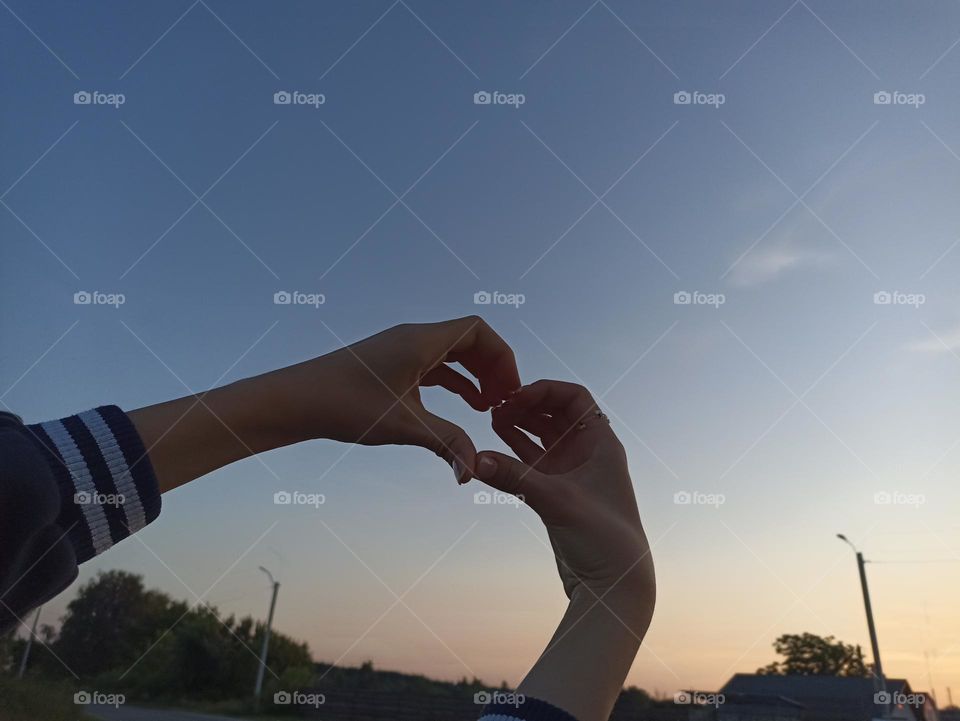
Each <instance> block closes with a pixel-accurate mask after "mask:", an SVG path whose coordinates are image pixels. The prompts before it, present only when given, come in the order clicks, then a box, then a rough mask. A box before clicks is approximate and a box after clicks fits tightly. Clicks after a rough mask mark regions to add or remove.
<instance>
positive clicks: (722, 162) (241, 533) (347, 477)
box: [0, 0, 960, 705]
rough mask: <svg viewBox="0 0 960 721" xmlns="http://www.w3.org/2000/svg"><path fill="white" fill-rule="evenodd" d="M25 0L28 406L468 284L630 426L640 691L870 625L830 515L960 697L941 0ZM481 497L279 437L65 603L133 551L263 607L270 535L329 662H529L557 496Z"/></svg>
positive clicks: (129, 402)
mask: <svg viewBox="0 0 960 721" xmlns="http://www.w3.org/2000/svg"><path fill="white" fill-rule="evenodd" d="M0 5H2V8H0V57H2V63H0V67H2V68H3V69H2V70H0V95H2V96H3V97H4V98H5V99H6V101H5V103H4V105H3V107H4V110H3V112H2V113H0V200H2V207H0V238H2V247H0V261H2V262H0V301H2V302H0V337H2V338H3V342H2V344H0V401H2V403H3V404H5V405H6V406H7V407H9V408H11V409H13V410H15V411H17V412H18V413H20V414H21V415H22V416H23V417H24V418H25V419H26V420H27V421H30V422H33V421H40V420H45V419H48V418H52V417H60V416H63V415H67V414H70V413H73V412H77V411H79V410H82V409H86V408H89V407H92V406H95V405H100V404H104V403H115V404H117V405H120V406H121V407H122V408H125V409H132V408H137V407H140V406H143V405H148V404H151V403H155V402H159V401H162V400H166V399H169V398H173V397H179V396H182V395H184V394H186V393H189V392H194V391H199V390H202V389H206V388H209V387H211V386H214V385H217V384H222V383H226V382H230V381H232V380H236V379H239V378H243V377H246V376H249V375H253V374H256V373H260V372H263V371H266V370H270V369H273V368H277V367H280V366H283V365H287V364H290V363H294V362H298V361H301V360H304V359H307V358H310V357H313V356H316V355H320V354H323V353H326V352H329V351H331V350H334V349H336V348H338V347H340V346H341V345H342V344H344V343H348V342H352V341H355V340H358V339H360V338H363V337H365V336H367V335H369V334H372V333H374V332H376V331H378V330H381V329H383V328H386V327H389V326H391V325H394V324H397V323H402V322H418V321H435V320H441V319H446V318H453V317H459V316H463V315H467V314H472V313H480V314H481V315H483V316H484V318H486V319H487V321H488V322H489V323H490V324H491V325H492V326H493V327H494V328H495V329H496V330H497V331H498V332H499V333H500V334H501V335H502V336H503V337H504V338H505V339H506V340H507V341H508V342H509V343H510V344H511V345H512V346H513V348H514V349H515V351H516V355H517V357H518V362H519V365H520V371H521V375H522V377H523V378H524V380H526V381H533V380H536V379H538V378H559V379H564V380H571V381H577V382H581V383H584V384H585V385H587V386H588V387H589V388H590V389H591V390H592V391H593V392H594V395H595V396H596V397H597V398H598V399H599V400H600V403H601V406H602V407H603V408H604V409H605V410H606V412H607V413H608V415H610V417H611V419H612V422H613V427H614V429H615V430H616V431H617V433H618V434H619V436H620V438H621V439H622V440H623V442H624V444H625V446H626V448H627V451H628V454H629V459H630V466H631V474H632V478H633V482H634V485H635V488H636V493H637V498H638V503H639V506H640V509H641V514H642V516H643V519H644V524H645V528H646V530H647V534H648V536H649V538H650V540H651V544H652V546H653V555H654V560H655V564H656V568H657V577H658V606H657V610H656V615H655V618H654V622H653V625H652V627H651V629H650V632H649V634H648V636H647V639H646V640H645V642H644V645H643V647H642V649H641V650H640V653H639V655H638V657H637V660H636V663H635V664H634V666H633V669H632V670H631V672H630V675H629V677H628V679H627V682H628V683H629V684H634V685H637V686H641V687H644V688H646V689H648V690H649V691H651V692H653V691H657V692H660V693H672V692H673V691H674V690H676V689H680V688H697V689H715V688H717V687H719V686H720V685H722V684H723V683H724V682H725V681H726V679H727V678H728V677H729V676H730V675H731V674H732V673H734V672H738V671H740V672H752V671H754V670H755V669H756V668H757V667H759V666H763V665H766V664H768V663H770V662H771V661H773V660H774V654H773V649H772V645H771V644H772V642H773V640H774V639H775V638H776V637H777V636H778V635H780V634H782V633H800V632H805V631H809V632H812V633H817V634H821V635H828V634H830V635H834V636H835V637H837V638H839V639H841V640H843V641H846V642H848V643H858V644H861V645H862V646H863V647H864V650H865V652H867V653H869V651H868V649H869V639H868V636H867V628H866V622H865V618H864V612H863V603H862V599H861V596H860V586H859V582H858V577H857V571H856V563H855V559H854V554H853V551H852V550H851V549H850V548H849V547H848V546H846V545H845V544H843V543H842V542H841V541H839V540H838V539H837V538H836V537H835V534H836V533H841V532H842V533H845V534H846V535H847V536H848V537H849V538H850V539H851V540H852V541H853V542H854V543H855V544H856V545H857V547H858V548H860V549H861V550H863V552H864V554H865V556H866V557H867V559H868V560H870V561H872V563H871V564H869V565H868V567H867V569H868V575H869V580H870V588H871V593H872V596H873V606H874V612H875V616H876V622H877V628H878V636H879V641H880V648H881V654H882V660H883V663H884V667H885V670H886V671H887V674H888V675H890V676H895V677H906V678H908V679H909V680H910V682H911V685H912V686H913V687H914V688H915V689H930V688H932V689H934V690H935V691H936V693H937V696H938V698H939V699H940V703H941V705H942V704H943V703H944V700H945V696H946V688H947V687H950V686H951V685H952V687H953V688H954V689H955V690H958V691H960V617H958V616H957V614H956V599H957V597H958V592H960V582H958V565H957V564H958V562H960V521H958V516H957V513H956V509H957V508H958V502H960V490H958V485H957V476H958V470H960V414H958V411H957V394H956V392H955V391H954V390H953V389H955V388H956V387H957V385H956V384H957V378H958V376H960V310H958V307H960V306H958V295H960V292H958V288H957V285H956V283H955V282H951V279H955V278H956V276H957V272H958V270H960V249H958V248H957V245H958V244H960V230H958V225H960V205H958V204H957V202H956V198H957V191H958V188H960V126H958V124H957V121H956V119H957V117H960V97H958V95H957V93H956V78H957V73H958V72H960V48H957V45H958V44H960V6H958V5H957V4H956V3H954V2H947V1H943V2H924V3H913V2H888V3H873V2H856V1H854V2H847V3H842V4H837V3H830V2H826V1H825V0H797V1H796V2H790V0H776V1H764V2H759V1H754V2H725V3H715V2H706V1H702V2H676V1H674V0H670V1H663V2H647V3H630V2H625V1H624V0H598V1H597V2H593V3H592V4H591V2H590V1H589V0H583V1H578V2H573V1H570V2H567V1H563V2H549V3H548V2H540V1H535V2H525V3H518V2H502V1H500V2H496V1H495V2H483V3H446V2H438V1H426V0H397V1H396V2H392V0H378V1H377V2H372V1H371V2H362V3H347V2H322V3H320V2H313V3H306V2H304V3H297V2H282V3H266V2H247V1H242V2H241V1H239V0H238V1H236V2H224V1H223V0H197V1H196V2H191V1H190V0H182V1H177V2H163V3H151V4H146V3H137V4H135V5H130V4H128V3H122V2H99V1H98V2H92V3H71V2H26V1H25V0H3V2H0ZM78 93H80V95H76V94H78ZM278 93H280V95H276V94H278ZM284 93H286V94H288V95H284ZM478 93H479V95H477V94H478ZM288 97H289V98H290V99H291V102H289V103H284V102H282V101H283V100H284V99H286V98H288ZM87 99H89V100H90V102H83V101H84V100H87ZM487 99H489V100H490V102H483V101H485V100H487ZM275 100H277V101H280V102H275ZM78 293H79V294H81V295H79V296H77V295H76V294H78ZM277 293H281V294H282V293H289V294H294V293H299V294H300V295H297V296H296V298H297V299H299V300H301V301H303V300H309V299H310V297H311V296H310V294H314V295H313V296H312V297H313V298H314V300H317V301H319V300H320V298H321V296H322V300H323V302H322V303H320V302H316V303H313V304H310V303H304V302H300V303H290V304H282V303H281V304H278V303H276V302H275V295H276V294H277ZM484 293H486V294H490V295H483V294H484ZM83 294H88V295H83ZM478 294H480V295H478ZM494 294H495V295H494ZM280 297H281V298H283V297H284V296H282V295H281V296H280ZM84 299H90V300H92V301H93V302H90V303H82V302H81V303H78V302H75V301H76V300H80V301H82V300H84ZM486 299H489V300H491V302H490V303H482V302H480V303H478V302H477V301H478V300H479V301H483V300H486ZM121 301H122V302H121ZM424 397H425V400H426V403H427V405H428V406H429V407H430V408H431V409H433V410H435V411H436V412H439V413H442V414H445V415H446V416H447V417H449V418H450V419H452V420H454V421H455V422H458V423H460V424H462V425H463V426H464V427H465V428H466V429H467V430H468V431H469V432H470V433H471V435H472V437H473V438H474V440H475V442H476V444H477V446H478V448H493V449H497V450H504V447H503V446H502V444H501V443H500V442H499V440H498V439H497V438H496V437H495V436H494V435H493V433H492V431H491V430H490V429H489V422H488V419H487V418H485V417H483V416H482V415H480V414H476V413H474V412H473V411H471V410H470V409H468V408H467V407H466V406H465V405H464V404H462V402H460V401H458V400H457V399H453V398H448V397H445V396H444V394H443V392H440V391H437V389H429V390H427V391H426V392H425V394H424ZM478 490H480V485H479V483H478V482H476V481H475V482H473V483H471V484H468V485H467V486H464V487H460V488H458V487H455V485H454V484H453V481H452V478H451V475H450V471H449V468H448V467H446V466H445V465H444V464H443V463H442V462H440V461H438V460H437V459H436V458H434V457H433V456H431V455H430V454H427V453H424V452H423V451H420V450H417V449H410V448H375V449H371V448H363V447H349V446H342V445H337V444H334V443H332V442H323V441H315V442H311V443H307V444H303V445H300V446H297V447H291V448H286V449H282V450H277V451H273V452H270V453H267V454H264V455H262V456H260V457H257V458H252V459H248V460H245V461H243V462H241V463H237V464H235V465H233V466H230V467H228V468H224V469H221V470H219V471H217V472H215V473H212V474H210V475H209V476H207V477H205V478H203V479H201V480H199V481H196V482H194V483H192V484H190V485H189V486H187V487H184V488H181V489H178V490H176V491H175V492H172V493H170V494H167V495H166V496H165V497H164V498H163V509H164V510H163V513H162V515H161V517H160V518H159V519H158V520H157V521H156V522H155V523H154V524H152V525H151V526H150V527H148V528H147V529H146V530H144V531H143V532H142V533H141V534H138V536H136V537H135V538H132V539H128V540H126V541H125V542H123V543H122V544H120V545H119V546H118V547H116V548H114V549H112V550H111V551H109V552H108V553H106V554H105V555H103V556H101V557H98V558H97V559H95V560H93V561H91V562H89V563H87V564H85V565H84V566H83V567H82V568H81V571H80V577H79V579H78V581H77V582H76V583H75V584H74V585H73V586H72V587H71V588H70V589H68V590H67V591H65V592H64V594H62V595H61V596H60V597H58V598H57V599H56V600H54V601H53V602H51V603H50V604H48V606H47V607H45V608H44V610H43V616H42V621H43V622H55V620H56V618H58V617H59V616H60V615H62V613H63V611H64V609H65V606H66V603H67V602H68V601H69V599H70V598H71V597H72V596H73V594H74V593H75V590H76V587H77V585H78V584H79V583H82V582H83V581H85V580H87V579H90V578H91V577H93V576H94V575H95V574H96V573H97V572H98V571H100V570H104V569H112V568H122V569H127V570H131V571H135V572H137V573H142V574H143V575H144V578H145V581H146V583H147V585H149V586H154V587H159V588H162V589H164V590H166V591H168V592H169V593H171V594H173V595H174V596H176V597H178V598H184V599H188V600H191V601H196V600H198V599H200V600H202V601H204V602H208V603H211V604H213V605H215V606H216V607H217V608H219V609H220V610H221V611H223V612H224V613H228V614H229V613H235V614H241V615H242V614H251V615H253V616H254V617H256V618H263V617H264V616H265V614H266V610H267V604H268V602H269V587H268V582H267V579H266V577H265V576H264V575H263V574H262V573H261V572H260V571H259V570H258V566H261V565H262V566H266V567H268V568H269V569H270V570H271V572H272V573H273V574H274V575H275V576H276V577H277V579H278V580H279V581H280V582H281V588H280V592H279V599H278V605H277V612H276V617H275V626H276V628H278V629H279V630H280V631H282V632H283V633H286V634H289V635H291V636H293V637H296V638H299V639H303V640H305V641H307V642H308V643H309V645H310V648H311V651H312V653H313V654H314V657H315V658H316V659H317V660H323V661H327V662H331V661H336V662H338V663H342V664H352V665H356V664H359V663H361V662H362V661H364V660H367V659H370V660H372V661H373V662H374V665H375V666H376V667H380V668H387V669H396V670H403V671H409V672H416V673H425V674H428V675H430V676H433V677H437V678H444V679H457V678H460V677H463V676H468V677H472V676H477V677H479V678H481V679H483V680H484V681H486V682H488V683H491V684H494V683H499V682H500V681H501V680H506V681H507V682H508V683H511V684H515V683H517V682H518V681H519V680H520V679H521V678H522V676H523V674H524V672H525V671H526V670H527V668H528V667H529V666H530V665H531V664H532V662H533V661H534V660H535V658H536V656H537V655H538V654H539V653H540V651H541V650H542V648H543V647H544V645H545V644H546V642H547V640H548V639H549V637H550V635H551V633H552V630H553V629H554V628H555V625H556V623H557V621H558V620H559V617H560V615H561V613H562V610H563V608H564V602H565V598H564V596H563V593H562V589H561V585H560V583H559V580H558V579H557V577H556V570H555V566H554V561H553V559H552V554H551V552H550V550H549V548H548V546H547V545H545V543H546V541H545V538H546V537H545V533H544V532H543V530H542V527H541V526H540V524H539V521H538V519H537V517H536V516H535V514H534V513H533V512H532V511H531V510H530V509H528V508H525V507H521V508H516V507H513V506H506V505H498V506H490V505H483V504H477V503H475V502H474V495H473V494H474V493H475V492H477V491H478ZM280 491H287V492H293V491H300V492H303V493H320V494H323V498H324V503H323V504H318V505H317V506H316V507H313V506H305V505H277V504H275V503H274V502H273V498H274V494H275V493H277V492H280ZM145 650H146V649H145Z"/></svg>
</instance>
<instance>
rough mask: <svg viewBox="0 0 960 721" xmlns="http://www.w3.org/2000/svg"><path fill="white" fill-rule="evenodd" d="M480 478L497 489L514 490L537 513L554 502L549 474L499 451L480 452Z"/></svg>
mask: <svg viewBox="0 0 960 721" xmlns="http://www.w3.org/2000/svg"><path fill="white" fill-rule="evenodd" d="M477 478H479V479H480V480H481V481H483V482H484V483H486V484H487V485H489V486H492V487H493V488H496V489H497V490H500V491H503V492H504V493H511V494H513V495H514V496H517V497H518V498H520V499H521V500H523V501H524V502H525V503H526V504H527V505H529V506H530V507H531V508H532V509H533V510H534V511H536V512H537V513H541V512H542V511H544V510H546V508H547V507H548V506H549V505H550V494H549V492H548V488H549V481H548V479H547V477H546V476H544V475H543V474H542V473H540V472H539V471H538V470H536V469H535V468H531V467H530V466H528V465H527V464H526V463H524V462H523V461H518V460H517V459H516V458H511V457H510V456H508V455H506V454H504V453H497V452H496V451H483V452H482V453H479V454H478V455H477Z"/></svg>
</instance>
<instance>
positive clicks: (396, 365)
mask: <svg viewBox="0 0 960 721" xmlns="http://www.w3.org/2000/svg"><path fill="white" fill-rule="evenodd" d="M448 363H460V364H461V365H462V366H463V367H464V368H466V369H467V370H468V371H469V372H470V373H472V374H473V375H474V376H475V377H476V378H478V379H479V381H480V388H479V389H478V388H477V386H476V385H474V383H473V382H472V381H471V380H469V379H468V378H467V377H465V376H463V375H461V374H460V373H458V372H457V371H455V370H454V369H453V368H451V367H450V366H449V365H448ZM423 386H442V387H443V388H446V389H447V390H449V391H452V392H453V393H456V394H457V395H459V396H460V397H462V398H463V399H464V400H465V401H466V402H467V403H469V404H470V406H471V407H473V408H475V409H476V410H478V411H486V410H487V409H488V408H490V407H491V406H493V405H496V404H497V403H499V402H501V401H502V400H504V399H505V398H507V397H508V396H509V395H510V393H511V391H513V390H515V389H517V388H518V387H519V386H520V377H519V375H518V374H517V365H516V361H515V360H514V356H513V351H511V350H510V347H509V346H508V345H507V344H506V343H505V342H504V341H503V339H502V338H500V336H498V335H497V334H496V333H494V332H493V330H491V329H490V326H488V325H487V324H486V323H485V322H484V321H483V319H481V318H478V317H476V316H470V317H467V318H460V319H458V320H450V321H445V322H442V323H424V324H419V325H399V326H396V327H395V328H390V329H389V330H385V331H383V332H382V333H378V334H377V335H375V336H371V337H370V338H367V339H365V340H362V341H360V342H359V343H355V344H353V345H351V346H347V347H345V348H341V349H340V350H337V351H334V352H333V353H329V354H327V355H324V356H320V357H319V358H314V359H313V360H309V361H305V362H303V363H299V364H297V365H293V366H290V367H288V368H281V369H280V370H276V371H271V372H270V373H265V374H263V375H260V376H256V377H254V378H247V379H245V380H241V381H237V382H236V383H231V384H230V385H227V386H224V387H222V388H215V389H213V390H211V391H207V392H205V393H203V394H200V395H196V396H186V397H184V398H179V399H176V400H172V401H167V402H165V403H160V404H157V405H153V406H147V407H145V408H140V409H138V410H135V411H131V412H130V414H129V416H130V418H131V420H132V421H133V423H134V425H135V426H136V427H137V430H138V432H139V434H140V437H141V438H142V439H143V442H144V445H145V446H146V448H147V450H148V452H149V454H150V460H151V462H152V464H153V467H154V469H155V471H156V473H157V478H158V480H159V483H160V489H161V491H162V492H167V491H169V490H172V489H173V488H176V487H178V486H181V485H183V484H184V483H187V482H189V481H191V480H193V479H194V478H199V477H200V476H202V475H205V474H207V473H210V472H211V471H213V470H215V469H217V468H220V467H222V466H225V465H227V464H229V463H233V462H235V461H238V460H240V459H242V458H247V457H248V456H251V455H253V454H255V453H261V452H263V451H267V450H271V449H273V448H279V447H281V446H286V445H290V444H291V443H297V442H300V441H305V440H310V439H314V438H330V439H334V440H338V441H346V442H348V443H362V444H366V445H384V444H390V443H396V444H410V445H416V446H423V447H424V448H429V449H430V450H432V451H433V452H434V453H436V454H437V455H438V456H440V457H441V458H443V459H444V460H446V461H447V463H449V464H450V465H451V466H453V469H454V475H455V476H456V478H457V480H458V481H459V482H461V483H465V482H466V481H468V480H469V479H470V478H471V476H472V475H473V473H474V468H475V463H476V448H475V447H474V445H473V442H472V441H471V440H470V437H469V436H467V434H466V433H465V432H464V430H463V429H462V428H460V427H459V426H457V425H455V424H453V423H451V422H450V421H448V420H446V419H444V418H440V417H439V416H436V415H434V414H433V413H430V412H429V411H428V410H427V409H426V408H424V406H423V403H422V402H421V400H420V388H421V387H423Z"/></svg>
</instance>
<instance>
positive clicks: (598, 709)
mask: <svg viewBox="0 0 960 721" xmlns="http://www.w3.org/2000/svg"><path fill="white" fill-rule="evenodd" d="M580 590H581V591H583V593H580V594H575V596H574V599H573V600H572V601H571V602H570V605H569V606H568V607H567V611H566V613H565V614H564V616H563V619H562V620H561V621H560V625H559V626H558V628H557V631H556V633H555V634H554V635H553V638H551V639H550V643H549V644H548V645H547V648H546V650H545V651H544V652H543V654H542V655H541V656H540V658H539V659H538V660H537V662H536V664H534V666H533V668H532V669H531V670H530V672H529V673H528V674H527V676H526V677H525V678H524V679H523V681H522V683H521V684H520V687H519V688H518V689H517V691H518V693H522V694H524V695H525V696H527V697H532V698H538V699H542V700H544V701H547V702H548V703H551V704H553V705H554V706H557V707H559V708H562V709H564V710H565V711H567V712H569V713H570V714H572V715H573V716H574V717H575V718H576V719H577V721H606V719H607V718H608V717H609V715H610V712H611V710H612V709H613V705H614V703H616V700H617V697H618V696H619V694H620V689H621V688H622V686H623V682H624V679H626V676H627V673H628V672H629V671H630V667H631V665H632V664H633V660H634V657H635V656H636V654H637V651H638V650H639V648H640V642H641V639H642V638H643V636H644V634H645V633H646V631H647V627H648V626H649V624H650V618H651V616H652V613H653V600H652V599H649V600H647V601H639V602H631V603H629V604H620V603H619V602H618V601H614V600H613V599H612V598H611V597H605V598H604V599H603V601H602V602H598V601H597V598H596V597H595V596H593V595H592V594H591V593H589V592H588V591H586V590H585V589H580Z"/></svg>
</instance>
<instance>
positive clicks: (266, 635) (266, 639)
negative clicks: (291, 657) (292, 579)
mask: <svg viewBox="0 0 960 721" xmlns="http://www.w3.org/2000/svg"><path fill="white" fill-rule="evenodd" d="M259 568H260V570H261V571H263V572H264V573H265V574H267V578H269V579H270V585H271V586H272V587H273V594H272V595H271V597H270V613H269V615H268V616H267V627H266V628H265V629H264V631H263V645H262V646H261V647H260V666H259V667H258V668H257V684H256V686H254V687H253V699H254V703H255V704H256V705H257V707H259V706H260V691H261V690H262V689H263V670H264V669H265V668H266V667H267V648H268V647H269V646H270V627H271V625H272V624H273V609H274V607H275V606H276V605H277V591H279V590H280V582H279V581H275V580H273V574H271V573H270V571H268V570H267V569H265V568H264V567H263V566H260V567H259Z"/></svg>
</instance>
